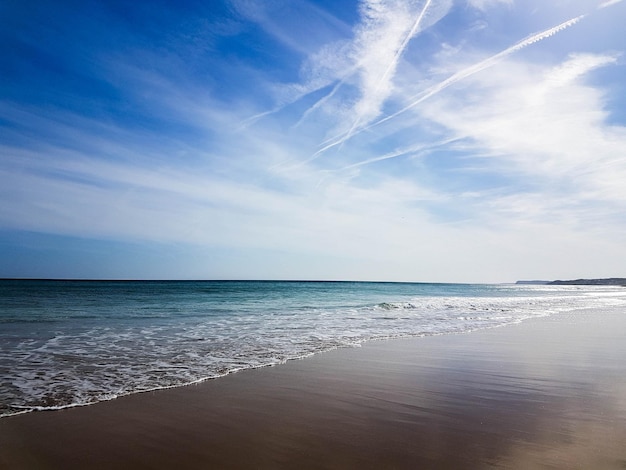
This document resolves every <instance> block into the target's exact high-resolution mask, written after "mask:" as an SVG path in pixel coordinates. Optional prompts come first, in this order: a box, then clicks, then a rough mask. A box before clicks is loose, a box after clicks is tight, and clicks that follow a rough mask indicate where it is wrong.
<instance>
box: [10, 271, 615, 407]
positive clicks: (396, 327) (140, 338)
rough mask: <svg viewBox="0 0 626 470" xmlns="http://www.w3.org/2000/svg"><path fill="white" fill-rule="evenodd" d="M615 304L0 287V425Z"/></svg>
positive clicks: (451, 287)
mask: <svg viewBox="0 0 626 470" xmlns="http://www.w3.org/2000/svg"><path fill="white" fill-rule="evenodd" d="M624 307H626V288H624V287H620V286H552V285H516V284H492V285H470V284H429V283H389V282H296V281H61V280H0V416H2V417H6V416H10V415H14V414H19V413H25V412H30V411H37V410H54V409H61V408H66V407H73V406H81V405H89V404H93V403H97V402H100V401H104V400H111V399H114V398H116V397H120V396H123V395H128V394H132V393H139V392H145V391H150V390H157V389H163V388H170V387H178V386H185V385H189V384H194V383H198V382H201V381H204V380H207V379H215V378H219V377H222V376H224V375H227V374H229V373H233V372H236V371H241V370H245V369H251V368H258V367H266V366H274V365H277V364H282V363H284V362H285V361H289V360H294V359H301V358H305V357H307V356H310V355H313V354H318V353H323V352H325V351H329V350H331V349H336V348H345V347H358V346H360V345H362V344H363V343H365V342H367V341H374V340H384V339H392V338H405V337H422V336H430V335H449V334H467V333H470V334H471V332H472V331H475V330H481V329H485V328H494V327H500V326H504V325H508V324H512V323H519V322H523V321H526V320H528V319H532V318H537V317H544V316H549V315H554V314H557V313H560V312H577V311H581V310H588V309H593V310H594V311H596V312H597V313H598V314H601V313H602V311H603V310H605V309H614V308H621V309H622V310H623V309H624ZM416 360H419V359H418V358H416Z"/></svg>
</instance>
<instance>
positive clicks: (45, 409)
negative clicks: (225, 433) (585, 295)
mask: <svg viewBox="0 0 626 470" xmlns="http://www.w3.org/2000/svg"><path fill="white" fill-rule="evenodd" d="M322 282H325V281H322ZM341 282H343V281H341ZM550 315H551V314H546V315H542V316H535V317H530V318H522V319H518V320H515V321H512V322H510V323H502V324H499V325H491V326H485V327H481V328H475V329H471V330H463V331H447V332H441V333H425V334H414V335H411V334H406V335H398V336H391V337H379V338H370V339H367V340H363V341H361V342H359V343H357V344H353V345H344V346H334V347H330V348H328V349H322V350H319V351H313V352H309V353H305V354H303V355H302V356H298V357H292V358H288V359H285V360H283V361H282V362H278V363H268V364H263V365H258V366H248V367H242V368H239V369H233V370H229V371H227V372H225V373H223V374H220V375H215V376H209V377H204V378H200V379H197V380H194V381H192V382H188V383H183V384H177V385H164V386H159V387H155V388H151V389H148V390H138V391H130V392H127V393H123V394H120V395H116V396H114V397H111V398H107V399H99V400H97V401H93V402H88V403H71V404H68V405H56V406H35V407H29V406H18V405H12V407H13V408H16V409H21V410H22V411H17V412H15V413H11V414H5V415H0V421H1V420H2V419H4V418H11V417H14V416H20V415H23V414H28V413H42V412H55V411H63V410H68V409H72V408H82V407H87V406H94V405H98V404H100V403H106V402H109V401H114V400H118V399H120V398H125V397H128V396H132V395H141V394H144V393H153V392H161V391H165V390H171V389H176V388H185V387H190V386H194V385H200V384H203V383H205V382H210V381H213V380H218V379H222V378H224V377H228V376H230V375H233V374H237V373H241V372H246V371H251V370H257V369H265V368H271V367H280V366H282V365H285V364H287V363H289V362H292V361H301V360H306V359H309V358H311V357H313V356H317V355H319V354H326V353H329V352H333V351H338V350H342V349H353V348H361V347H363V346H366V345H367V344H369V343H372V342H378V341H383V342H385V341H397V340H411V339H420V338H427V337H433V336H448V335H450V336H455V335H465V334H471V333H475V332H480V331H484V330H491V329H496V328H503V327H508V326H512V325H518V324H520V323H523V322H526V321H533V320H537V319H539V318H545V317H546V316H550Z"/></svg>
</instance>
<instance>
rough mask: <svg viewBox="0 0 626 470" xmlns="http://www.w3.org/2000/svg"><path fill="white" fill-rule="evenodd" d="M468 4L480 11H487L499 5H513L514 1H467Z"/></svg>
mask: <svg viewBox="0 0 626 470" xmlns="http://www.w3.org/2000/svg"><path fill="white" fill-rule="evenodd" d="M467 4H468V5H470V6H472V7H474V8H478V9H479V10H486V9H487V8H491V7H492V6H494V5H498V4H504V5H513V0H467Z"/></svg>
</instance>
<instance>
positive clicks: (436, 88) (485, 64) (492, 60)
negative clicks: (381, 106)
mask: <svg viewBox="0 0 626 470" xmlns="http://www.w3.org/2000/svg"><path fill="white" fill-rule="evenodd" d="M584 17H585V15H580V16H577V17H576V18H572V19H571V20H567V21H565V22H563V23H561V24H559V25H557V26H555V27H553V28H550V29H547V30H545V31H542V32H540V33H537V34H533V35H532V36H530V37H527V38H526V39H523V40H522V41H520V42H518V43H517V44H514V45H513V46H511V47H509V48H507V49H505V50H503V51H501V52H499V53H497V54H495V55H493V56H491V57H489V58H487V59H485V60H483V61H481V62H478V63H477V64H474V65H472V66H471V67H468V68H466V69H464V70H461V71H460V72H457V73H455V74H454V75H452V76H451V77H449V78H447V79H445V80H444V81H443V82H440V83H438V84H436V85H433V86H432V87H430V88H429V89H427V90H425V91H423V92H422V93H420V95H419V98H418V99H416V100H415V101H413V102H412V103H410V104H408V105H407V106H405V107H404V108H402V109H401V110H400V111H396V112H395V113H393V114H391V115H389V116H387V117H386V118H383V119H380V120H379V121H376V122H375V123H373V124H372V125H371V126H369V127H374V126H377V125H378V124H382V123H383V122H385V121H389V120H390V119H393V118H394V117H396V116H398V115H399V114H402V113H404V112H405V111H408V110H409V109H411V108H413V107H414V106H417V105H418V104H420V103H421V102H422V101H424V100H426V99H428V98H430V97H431V96H433V95H436V94H437V93H439V92H440V91H442V90H444V89H445V88H448V87H449V86H451V85H454V84H455V83H457V82H459V81H461V80H463V79H465V78H467V77H469V76H471V75H474V74H476V73H478V72H481V71H483V70H485V69H486V68H489V67H491V66H493V65H495V64H497V63H498V62H499V61H501V60H502V59H504V58H505V57H507V56H509V55H511V54H513V53H514V52H517V51H519V50H520V49H523V48H525V47H528V46H530V45H531V44H534V43H536V42H539V41H542V40H543V39H547V38H549V37H550V36H554V35H555V34H556V33H558V32H559V31H562V30H564V29H565V28H568V27H570V26H572V25H574V24H576V23H578V22H579V21H580V20H581V19H583V18H584ZM369 127H368V128H369Z"/></svg>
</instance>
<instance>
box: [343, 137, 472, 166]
mask: <svg viewBox="0 0 626 470" xmlns="http://www.w3.org/2000/svg"><path fill="white" fill-rule="evenodd" d="M458 140H461V138H459V137H455V138H451V139H445V140H441V141H439V142H433V143H431V144H418V145H413V146H412V147H408V148H404V149H399V150H395V151H393V152H390V153H386V154H385V155H381V156H379V157H373V158H369V159H367V160H363V161H360V162H357V163H353V164H351V165H348V166H345V167H343V168H340V169H339V170H337V171H343V170H349V169H351V168H357V167H360V166H364V165H369V164H370V163H376V162H380V161H382V160H389V159H391V158H396V157H401V156H403V155H408V154H411V153H417V152H424V151H427V150H431V149H435V148H437V147H442V146H444V145H448V144H451V143H453V142H456V141H458Z"/></svg>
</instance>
